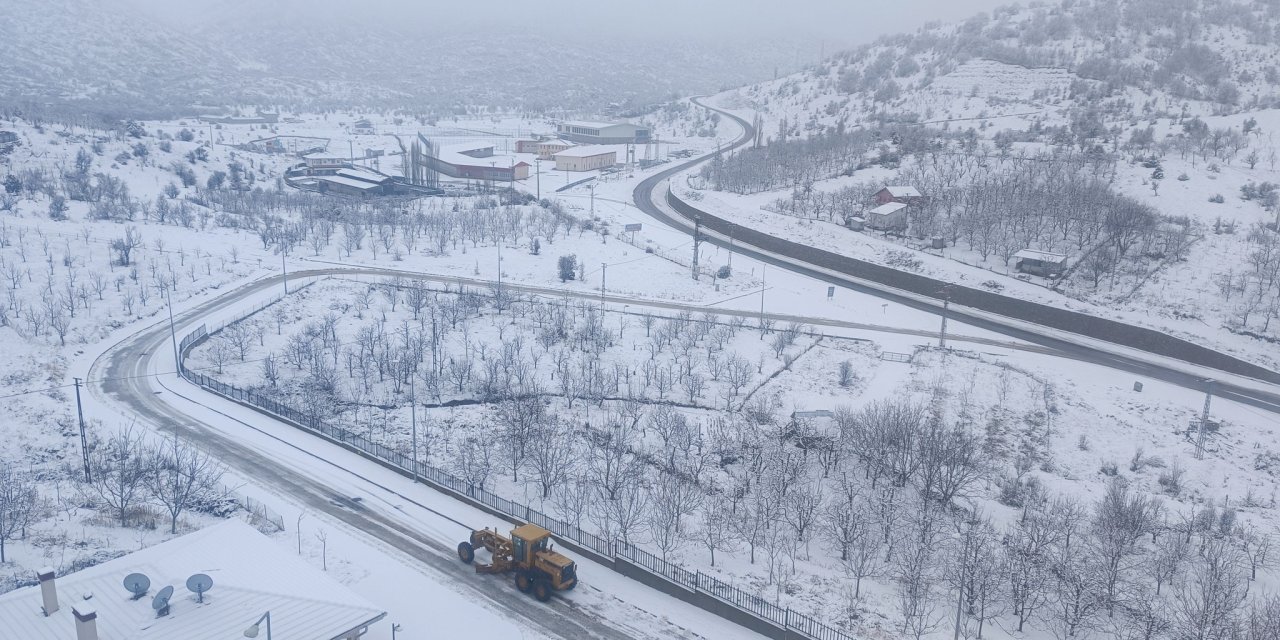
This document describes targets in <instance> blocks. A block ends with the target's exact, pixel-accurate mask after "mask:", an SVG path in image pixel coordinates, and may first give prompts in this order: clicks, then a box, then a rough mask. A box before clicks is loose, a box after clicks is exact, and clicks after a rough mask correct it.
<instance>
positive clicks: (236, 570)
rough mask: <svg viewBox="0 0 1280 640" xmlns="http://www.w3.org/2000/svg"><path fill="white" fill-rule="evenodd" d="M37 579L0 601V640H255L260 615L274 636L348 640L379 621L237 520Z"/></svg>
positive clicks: (378, 613)
mask: <svg viewBox="0 0 1280 640" xmlns="http://www.w3.org/2000/svg"><path fill="white" fill-rule="evenodd" d="M38 580H39V584H38V585H32V586H29V587H24V588H18V589H14V590H13V591H10V592H8V593H6V594H4V595H2V596H0V629H4V630H5V636H4V637H6V638H15V639H16V638H22V639H23V640H68V639H70V638H76V639H78V640H112V639H115V638H130V639H131V640H169V639H172V638H186V639H190V640H201V639H210V638H240V637H256V636H258V634H259V628H258V625H259V624H260V623H261V622H262V621H263V618H264V617H265V616H264V615H263V614H264V613H266V612H268V611H269V612H270V619H269V621H268V622H267V625H268V626H270V627H274V631H275V632H276V634H277V635H278V636H279V637H282V638H318V639H324V640H356V639H358V638H360V637H361V636H364V635H365V634H366V633H367V632H368V631H369V628H370V627H371V626H374V625H376V624H377V623H378V622H379V621H381V620H383V618H385V617H386V615H387V614H386V612H385V611H383V610H382V609H381V608H379V607H377V606H375V605H374V604H372V603H371V602H369V601H368V600H365V599H364V598H363V597H361V596H360V595H359V594H357V593H355V592H354V591H352V590H351V589H349V588H347V587H345V586H343V585H341V584H339V583H338V582H337V581H336V580H334V579H332V578H330V577H329V575H328V574H325V573H321V572H320V571H317V570H316V569H315V568H313V567H311V565H309V564H307V563H306V562H305V561H303V560H302V559H300V558H297V557H294V555H293V554H291V553H287V552H286V550H285V549H284V548H282V547H281V546H280V545H279V544H277V543H275V542H273V541H272V540H271V539H269V538H267V537H266V536H264V535H262V534H261V533H259V532H258V531H257V530H256V529H254V528H253V527H252V526H250V525H248V524H245V523H243V522H241V521H239V520H228V521H226V522H223V523H221V524H217V525H214V526H211V527H209V528H207V529H204V530H201V531H197V532H195V533H190V534H187V535H185V536H181V537H178V538H174V539H173V540H170V541H168V542H164V543H162V544H158V545H156V546H154V547H150V548H147V549H143V550H141V551H135V552H133V553H130V554H128V555H125V556H122V557H119V558H116V559H114V560H109V561H107V562H104V563H102V564H99V565H96V566H92V567H89V568H86V569H81V570H79V571H76V572H74V573H69V574H67V575H63V576H59V575H56V574H55V572H54V570H53V569H42V570H41V571H40V572H39V575H38ZM125 585H128V586H127V587H126V586H125ZM205 585H208V587H205ZM196 589H200V591H199V593H198V594H197V592H196ZM206 591H207V593H205V592H206ZM255 620H257V622H255ZM262 637H266V634H263V635H262Z"/></svg>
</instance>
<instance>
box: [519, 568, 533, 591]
mask: <svg viewBox="0 0 1280 640" xmlns="http://www.w3.org/2000/svg"><path fill="white" fill-rule="evenodd" d="M516 588H517V589H519V590H520V593H529V590H530V589H532V588H533V579H532V578H530V577H529V574H527V573H517V574H516Z"/></svg>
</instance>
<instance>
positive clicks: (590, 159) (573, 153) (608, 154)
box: [554, 146, 618, 171]
mask: <svg viewBox="0 0 1280 640" xmlns="http://www.w3.org/2000/svg"><path fill="white" fill-rule="evenodd" d="M554 158H555V161H556V171H594V170H596V169H603V168H605V167H612V166H613V165H615V164H617V163H618V152H617V151H614V150H613V149H609V148H607V147H601V146H582V147H572V148H570V149H565V150H564V151H561V152H560V153H557V154H555V156H554Z"/></svg>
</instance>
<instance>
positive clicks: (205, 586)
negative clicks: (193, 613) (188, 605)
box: [187, 573, 213, 602]
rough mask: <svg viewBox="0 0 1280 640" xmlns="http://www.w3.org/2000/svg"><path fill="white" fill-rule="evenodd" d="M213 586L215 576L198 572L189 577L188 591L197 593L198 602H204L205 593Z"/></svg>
mask: <svg viewBox="0 0 1280 640" xmlns="http://www.w3.org/2000/svg"><path fill="white" fill-rule="evenodd" d="M212 588H213V578H210V577H209V576H208V575H206V574H203V573H197V574H195V575H193V576H191V577H190V578H187V591H190V592H192V593H194V594H196V602H204V594H205V592H206V591H209V590H210V589H212Z"/></svg>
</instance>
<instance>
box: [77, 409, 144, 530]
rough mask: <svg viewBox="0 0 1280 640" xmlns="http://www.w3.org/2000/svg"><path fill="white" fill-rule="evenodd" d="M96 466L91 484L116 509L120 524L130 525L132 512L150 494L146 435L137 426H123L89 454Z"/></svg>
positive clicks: (100, 496)
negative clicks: (148, 489)
mask: <svg viewBox="0 0 1280 640" xmlns="http://www.w3.org/2000/svg"><path fill="white" fill-rule="evenodd" d="M89 464H90V468H92V469H93V482H92V483H91V484H90V487H91V488H92V489H93V491H94V493H95V494H96V495H97V496H98V498H100V499H101V500H102V501H103V502H104V503H106V505H107V506H109V507H111V508H112V509H113V510H115V512H116V517H117V519H118V520H119V521H120V526H122V527H124V526H128V524H129V512H130V510H131V509H133V508H134V507H136V506H137V505H138V504H139V503H141V502H143V501H144V500H145V499H146V497H147V495H146V493H147V478H148V476H150V475H151V468H150V466H149V464H150V460H149V456H148V455H147V448H146V446H145V444H144V443H143V441H142V436H141V435H140V434H138V433H136V432H135V431H134V429H133V426H132V425H131V426H129V427H126V428H124V429H121V430H119V431H117V432H115V433H114V434H112V435H111V436H110V437H109V438H107V440H106V442H103V443H102V444H101V445H99V446H98V447H96V448H95V449H94V450H93V452H92V454H91V455H90V458H89Z"/></svg>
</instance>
